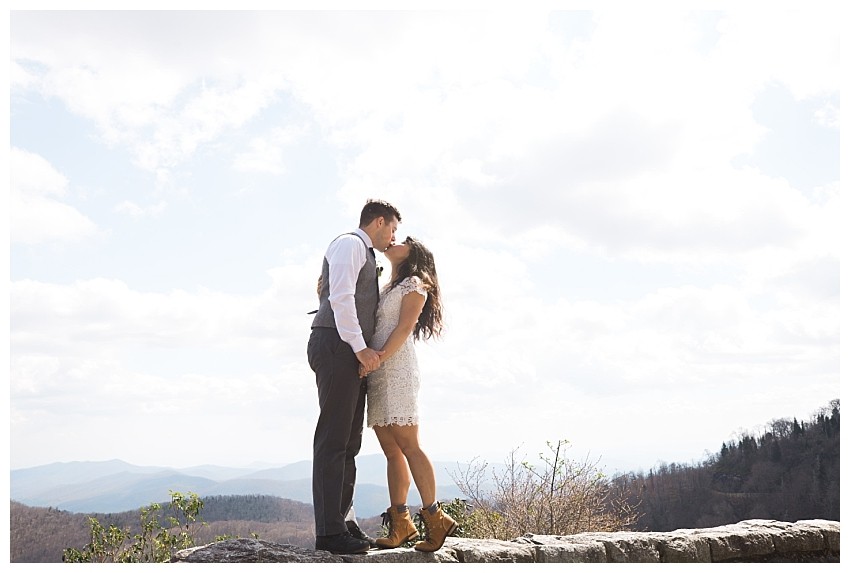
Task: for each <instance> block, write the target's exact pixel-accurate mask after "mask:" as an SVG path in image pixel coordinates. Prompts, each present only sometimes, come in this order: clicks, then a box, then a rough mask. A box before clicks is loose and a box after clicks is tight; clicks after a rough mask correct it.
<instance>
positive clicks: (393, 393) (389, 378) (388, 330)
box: [366, 277, 428, 428]
mask: <svg viewBox="0 0 850 573" xmlns="http://www.w3.org/2000/svg"><path fill="white" fill-rule="evenodd" d="M412 292H417V293H419V294H421V295H422V296H424V297H427V296H428V291H427V290H426V289H425V286H424V285H423V284H422V281H421V279H420V278H419V277H407V278H405V279H403V280H402V281H401V282H400V283H399V284H398V285H397V286H396V287H395V288H392V289H390V288H389V285H387V286H386V287H384V289H383V290H382V291H381V298H380V300H379V302H378V314H377V322H376V324H375V334H374V336H373V337H372V340H371V341H370V343H369V346H370V347H372V348H381V347H382V346H383V345H384V343H385V342H386V341H387V339H388V338H389V337H390V334H392V332H393V330H395V327H396V326H397V325H398V319H399V316H400V314H401V299H402V298H403V297H404V295H406V294H410V293H412ZM418 393H419V365H418V364H417V362H416V351H415V350H414V348H413V334H411V335H410V336H408V337H407V340H405V341H404V344H402V345H401V348H399V349H398V350H397V351H396V352H395V354H393V355H392V356H390V357H389V358H388V359H387V360H386V361H385V362H384V363H383V364H381V367H380V368H379V369H378V370H376V371H375V372H373V373H371V374H369V378H368V381H367V384H366V406H367V407H366V425H367V426H369V427H370V428H371V427H372V426H388V425H390V424H397V425H400V426H410V425H418V424H419V412H418V409H417V407H416V396H417V394H418Z"/></svg>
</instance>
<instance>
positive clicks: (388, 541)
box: [375, 507, 419, 549]
mask: <svg viewBox="0 0 850 573" xmlns="http://www.w3.org/2000/svg"><path fill="white" fill-rule="evenodd" d="M387 524H389V528H390V532H389V533H388V534H387V537H379V538H378V539H376V540H375V543H376V544H377V545H378V547H380V548H381V549H395V548H396V547H400V546H401V545H402V544H403V543H407V542H408V541H413V540H414V539H416V538H417V537H419V531H417V529H416V526H415V525H413V520H412V519H410V511H409V510H407V509H405V510H404V511H401V512H400V511H399V510H398V509H397V508H395V507H389V508H387V512H386V513H385V514H384V525H387Z"/></svg>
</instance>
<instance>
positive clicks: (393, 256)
mask: <svg viewBox="0 0 850 573" xmlns="http://www.w3.org/2000/svg"><path fill="white" fill-rule="evenodd" d="M384 256H385V257H387V260H389V261H390V262H391V263H393V264H397V263H400V262H402V261H404V260H405V259H407V257H408V256H410V245H408V244H407V243H401V244H399V245H390V247H389V248H387V250H386V251H384Z"/></svg>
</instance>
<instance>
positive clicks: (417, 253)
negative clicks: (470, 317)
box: [390, 237, 443, 340]
mask: <svg viewBox="0 0 850 573" xmlns="http://www.w3.org/2000/svg"><path fill="white" fill-rule="evenodd" d="M404 244H405V245H408V246H409V247H410V254H409V255H408V256H407V259H406V260H404V261H403V262H402V263H401V264H399V266H398V269H396V272H397V276H396V278H395V280H393V282H392V283H391V284H390V288H395V287H396V286H397V285H398V284H399V283H400V282H401V281H402V280H404V279H406V278H407V277H411V276H415V277H419V278H420V279H421V280H422V283H423V284H424V285H425V288H426V289H427V290H428V297H427V298H426V299H425V306H424V307H422V312H421V313H420V314H419V320H417V321H416V326H415V327H414V328H413V339H414V340H420V339H423V340H424V339H428V338H431V337H438V336H440V335H441V334H442V331H443V303H442V300H441V298H440V282H439V281H438V280H437V267H436V266H435V265H434V255H433V254H432V253H431V251H429V250H428V249H427V248H426V247H425V245H423V244H422V243H420V242H419V241H418V240H416V239H414V238H413V237H407V238H406V239H405V240H404Z"/></svg>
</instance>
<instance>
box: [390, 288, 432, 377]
mask: <svg viewBox="0 0 850 573" xmlns="http://www.w3.org/2000/svg"><path fill="white" fill-rule="evenodd" d="M424 306H425V296H424V295H422V294H420V293H418V292H416V291H412V292H409V293H407V294H406V295H404V296H403V297H402V299H401V312H399V317H398V324H397V325H396V327H395V329H394V330H393V332H392V334H390V337H389V338H388V339H387V342H386V343H385V344H384V346H383V348H381V350H383V351H384V354H383V355H382V356H381V362H383V361H385V360H386V359H387V358H389V357H390V356H392V355H393V354H395V352H396V351H397V350H398V349H399V348H401V345H402V344H404V341H405V340H407V337H408V336H410V333H412V332H413V328H414V327H415V326H416V321H417V320H419V315H420V314H421V313H422V308H423V307H424Z"/></svg>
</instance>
